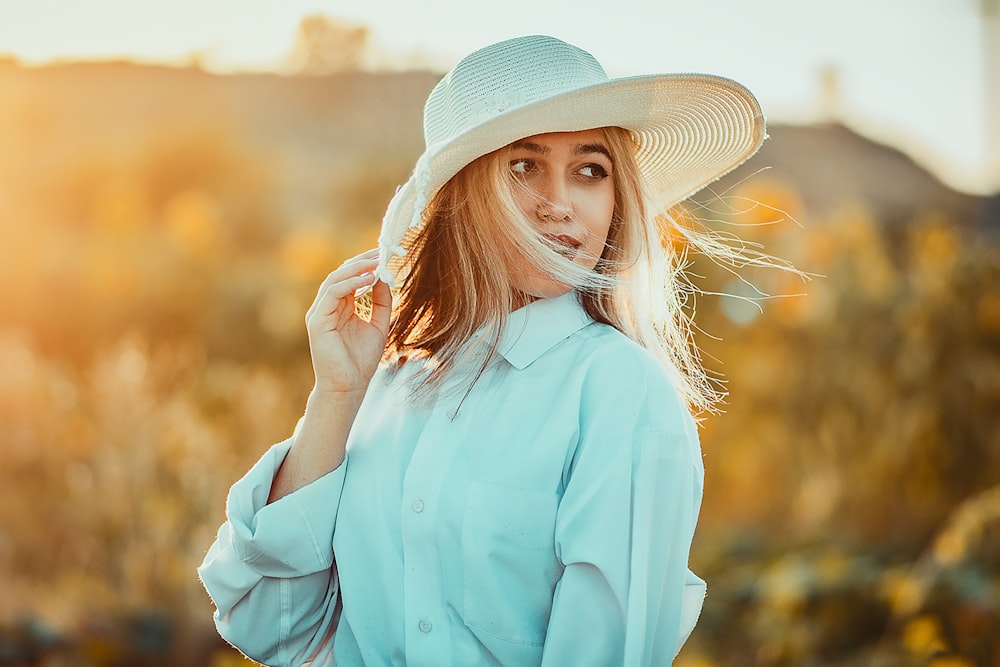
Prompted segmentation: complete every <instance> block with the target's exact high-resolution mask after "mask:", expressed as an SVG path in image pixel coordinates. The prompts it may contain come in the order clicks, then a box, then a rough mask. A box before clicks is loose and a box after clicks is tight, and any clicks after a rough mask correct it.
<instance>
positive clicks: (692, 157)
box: [377, 74, 766, 285]
mask: <svg viewBox="0 0 1000 667" xmlns="http://www.w3.org/2000/svg"><path fill="white" fill-rule="evenodd" d="M609 126H617V127H622V128H625V129H627V130H630V131H631V132H632V133H633V136H634V139H635V140H636V143H637V145H638V149H637V153H636V160H637V163H638V166H639V170H640V173H641V174H642V176H643V179H644V182H645V187H646V191H647V194H648V195H649V198H650V203H651V204H652V205H653V206H654V207H655V208H656V210H658V211H662V210H666V209H667V208H669V207H671V206H673V205H675V204H677V203H679V202H681V201H683V200H684V199H687V198H688V197H690V196H691V195H693V194H694V193H696V192H698V191H699V190H701V189H702V188H704V187H705V186H707V185H708V184H710V183H712V182H713V181H715V180H717V179H719V178H720V177H722V176H724V175H725V174H727V173H728V172H730V171H732V170H733V169H735V168H736V167H737V166H739V165H740V164H742V163H743V162H745V161H746V160H747V159H748V158H750V157H751V156H752V155H753V154H754V153H755V152H757V150H758V149H759V148H760V146H761V144H762V143H763V141H764V139H765V136H766V135H765V122H764V117H763V114H762V112H761V109H760V105H759V104H758V102H757V100H756V98H755V97H754V96H753V94H752V93H751V92H750V91H749V90H747V89H746V88H745V87H744V86H742V85H741V84H739V83H737V82H735V81H733V80H731V79H727V78H725V77H720V76H714V75H708V74H653V75H643V76H634V77H626V78H620V79H609V80H606V81H603V82H600V83H596V84H594V85H588V86H582V87H579V88H574V89H572V90H569V91H564V92H560V93H556V94H553V95H551V96H548V97H545V98H543V99H541V100H536V101H533V102H529V103H527V104H523V105H520V106H513V107H511V108H509V109H506V110H497V109H494V110H492V113H491V114H490V115H489V116H488V117H487V118H484V119H483V121H482V122H480V123H478V124H475V125H473V126H472V127H470V128H469V129H467V130H466V131H464V132H461V133H458V134H456V135H454V136H452V137H450V138H449V139H448V140H447V141H443V142H440V143H439V144H434V145H429V146H427V148H426V150H425V152H424V154H423V155H421V157H420V159H419V160H418V161H417V166H416V168H415V169H414V172H413V174H412V175H411V177H410V178H409V179H408V180H407V181H406V183H405V184H403V186H402V187H400V189H399V190H398V191H397V192H396V195H395V196H394V197H393V199H392V201H391V202H390V203H389V207H388V209H387V211H386V214H385V217H384V218H383V221H382V231H381V234H380V236H379V247H380V250H381V260H380V263H379V268H378V269H377V274H378V275H379V277H380V278H381V279H383V280H385V281H386V282H388V283H389V284H390V285H392V284H396V283H397V282H398V280H397V279H398V278H399V276H398V273H399V272H400V271H401V269H402V267H403V265H404V261H403V260H402V258H403V256H404V255H405V254H406V250H407V249H408V248H409V247H410V245H411V242H412V239H413V237H414V236H415V235H416V233H417V232H418V231H419V228H420V225H421V222H422V214H423V209H424V207H425V206H426V204H427V202H428V201H429V200H430V198H431V197H433V196H434V194H435V193H436V192H437V191H438V189H440V188H441V186H443V185H444V184H445V183H446V182H447V181H448V180H449V179H450V178H451V177H452V176H454V175H455V174H456V173H458V172H459V171H460V170H461V169H462V168H463V167H465V166H466V165H468V164H469V163H470V162H472V161H473V160H475V159H476V158H478V157H480V156H483V155H486V154H487V153H490V152H492V151H495V150H498V149H500V148H503V147H504V146H506V145H508V144H510V143H512V142H514V141H517V140H519V139H523V138H525V137H529V136H532V135H536V134H544V133H548V132H575V131H578V130H589V129H594V128H599V127H609Z"/></svg>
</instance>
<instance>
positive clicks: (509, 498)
mask: <svg viewBox="0 0 1000 667" xmlns="http://www.w3.org/2000/svg"><path fill="white" fill-rule="evenodd" d="M558 506H559V498H558V496H556V495H555V494H549V493H542V492H537V491H527V490H524V489H518V488H515V487H511V486H507V485H504V484H496V483H492V482H474V483H473V484H472V486H471V487H470V490H469V498H468V502H467V504H466V511H465V519H464V522H463V525H462V558H463V565H464V569H465V573H464V574H465V576H464V580H465V593H464V594H465V600H464V604H465V624H466V625H467V626H469V628H471V629H473V630H474V631H476V634H477V635H479V636H480V639H481V640H484V642H485V643H490V641H489V638H488V637H483V636H482V635H483V633H486V634H487V635H489V636H490V637H492V638H496V639H501V640H503V641H506V642H514V643H518V644H525V645H529V646H541V645H542V644H543V643H544V641H545V631H546V628H547V627H548V621H549V613H550V612H551V611H552V595H553V593H554V592H555V586H556V582H557V581H558V580H559V577H560V575H561V574H562V566H561V565H560V564H559V562H558V560H557V559H556V555H555V521H556V510H557V509H558Z"/></svg>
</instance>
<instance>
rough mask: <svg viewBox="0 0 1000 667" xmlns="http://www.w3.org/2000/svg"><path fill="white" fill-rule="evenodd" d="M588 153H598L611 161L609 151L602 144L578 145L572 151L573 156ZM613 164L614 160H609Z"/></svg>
mask: <svg viewBox="0 0 1000 667" xmlns="http://www.w3.org/2000/svg"><path fill="white" fill-rule="evenodd" d="M590 153H600V154H601V155H603V156H604V157H606V158H608V159H609V160H611V151H609V150H608V148H607V146H605V145H604V144H579V145H577V146H576V147H575V148H574V149H573V155H589V154H590ZM611 161H612V162H614V160H611Z"/></svg>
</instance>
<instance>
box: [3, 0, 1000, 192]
mask: <svg viewBox="0 0 1000 667" xmlns="http://www.w3.org/2000/svg"><path fill="white" fill-rule="evenodd" d="M986 1H992V0H838V1H837V2H829V0H824V1H822V2H821V1H819V0H699V1H697V2H695V1H693V0H686V1H684V2H681V1H680V0H614V1H613V2H611V1H607V0H606V1H604V2H600V3H598V2H596V1H595V0H576V1H575V2H570V1H568V0H503V2H482V1H480V2H476V1H475V0H325V1H323V0H86V2H81V1H80V0H0V54H2V53H5V52H7V53H13V54H15V55H16V56H17V57H19V58H21V59H22V60H25V61H29V62H46V61H49V60H51V59H54V58H88V59H90V58H99V59H104V58H119V57H128V58H133V59H145V60H154V61H164V60H166V61H173V62H177V61H178V60H183V59H184V58H185V56H187V55H189V54H191V53H198V54H200V57H201V60H202V61H203V62H205V63H207V64H208V65H209V66H210V67H212V68H213V69H217V70H229V69H258V70H259V69H269V68H272V67H274V66H275V65H276V64H277V63H278V62H280V60H281V59H282V58H283V57H284V56H285V55H286V54H287V53H288V52H289V50H290V48H291V44H292V41H293V40H294V36H295V31H296V27H297V25H298V23H299V21H300V19H301V18H302V17H303V16H305V15H309V14H315V13H323V14H326V15H328V16H331V17H335V18H342V19H346V20H349V21H354V22H359V23H364V24H367V25H369V26H370V27H371V30H372V37H373V41H374V45H375V47H376V48H377V49H378V50H379V51H380V52H381V53H383V54H387V57H390V58H393V57H394V58H396V59H397V62H400V61H402V60H403V59H405V58H408V57H412V56H414V55H418V56H419V57H420V59H421V61H422V62H424V63H433V64H434V65H435V66H437V67H438V68H440V69H441V70H442V71H443V70H444V69H447V68H448V67H450V66H451V65H452V64H454V62H455V61H456V60H457V59H458V58H460V57H461V56H462V55H464V54H465V53H468V52H469V51H471V50H473V49H475V48H477V47H479V46H482V45H485V44H489V43H491V42H494V41H497V40H499V39H503V38H506V37H510V36H514V35H517V34H530V33H547V34H552V35H555V36H557V37H560V38H562V39H565V40H567V41H570V42H573V43H576V44H578V45H579V46H582V47H584V48H586V49H587V50H589V51H591V52H592V53H593V54H594V55H595V56H597V58H598V60H600V61H601V62H602V63H603V64H604V65H605V67H606V69H607V70H608V71H609V73H610V74H611V75H612V76H623V75H629V74H641V73H647V72H671V71H674V72H679V71H702V72H711V73H717V74H723V75H726V76H729V77H731V78H734V79H737V80H739V81H741V82H742V83H744V84H746V85H747V86H749V87H750V89H751V90H753V91H754V92H755V93H756V94H757V96H758V98H759V99H760V100H761V104H762V105H763V107H764V109H765V113H766V114H767V115H768V117H769V118H770V119H772V120H774V121H785V122H799V121H808V120H810V119H811V118H813V117H815V112H816V108H817V100H818V98H819V94H820V83H819V72H820V71H821V70H822V69H823V68H824V67H835V68H836V70H837V72H838V75H839V81H840V87H841V95H842V111H841V116H840V117H841V118H842V119H844V120H846V121H847V122H848V124H850V125H852V126H854V127H856V128H858V129H859V130H861V131H862V132H865V133H867V134H869V135H871V136H873V137H875V138H878V139H880V140H883V141H887V142H890V143H893V144H895V145H898V146H900V147H901V148H904V149H905V150H906V151H907V152H909V153H910V154H911V155H913V156H914V157H915V158H916V159H917V160H918V161H921V162H923V163H924V164H926V165H927V166H929V167H932V168H933V169H934V170H935V171H936V172H937V173H938V174H939V175H941V176H942V177H944V178H945V179H946V180H947V181H949V182H950V183H951V184H953V185H956V186H959V187H962V188H963V189H980V190H982V189H984V188H985V187H986V185H985V184H984V178H985V174H986V171H987V160H988V154H990V151H989V149H988V148H987V146H986V144H987V140H986V135H987V131H986V123H987V118H988V114H987V112H986V101H985V100H986V96H985V93H984V88H985V85H984V83H985V81H986V74H985V72H984V65H983V62H984V57H983V49H982V45H983V32H982V29H981V25H980V19H979V7H980V3H981V2H986ZM993 75H996V76H1000V66H997V68H995V69H994V70H993ZM0 93H2V91H0ZM992 116H1000V109H994V114H992V115H991V116H990V117H991V118H992ZM994 122H1000V121H994ZM992 187H993V188H994V189H995V188H1000V183H995V182H994V183H992Z"/></svg>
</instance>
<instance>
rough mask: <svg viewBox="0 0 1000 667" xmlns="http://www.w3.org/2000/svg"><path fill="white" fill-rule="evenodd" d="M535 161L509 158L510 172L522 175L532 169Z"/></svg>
mask: <svg viewBox="0 0 1000 667" xmlns="http://www.w3.org/2000/svg"><path fill="white" fill-rule="evenodd" d="M534 169H535V162H534V160H525V159H522V160H511V162H510V170H511V172H512V173H514V174H517V175H519V176H520V175H523V174H527V173H530V172H532V171H534Z"/></svg>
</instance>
